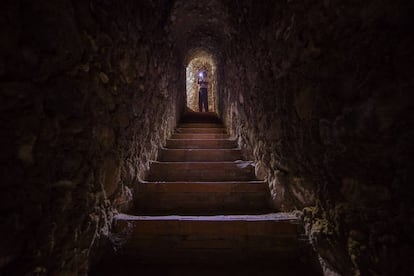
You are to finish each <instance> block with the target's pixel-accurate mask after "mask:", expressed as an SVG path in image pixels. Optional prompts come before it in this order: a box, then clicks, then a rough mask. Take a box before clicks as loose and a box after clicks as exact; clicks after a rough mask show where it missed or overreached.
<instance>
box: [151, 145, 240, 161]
mask: <svg viewBox="0 0 414 276" xmlns="http://www.w3.org/2000/svg"><path fill="white" fill-rule="evenodd" d="M242 159H243V157H242V153H241V150H240V149H166V148H162V149H160V150H159V152H158V160H159V161H169V162H200V161H206V162H207V161H208V162H218V161H236V160H242Z"/></svg>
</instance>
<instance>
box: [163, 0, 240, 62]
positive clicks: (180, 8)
mask: <svg viewBox="0 0 414 276" xmlns="http://www.w3.org/2000/svg"><path fill="white" fill-rule="evenodd" d="M169 29H170V30H171V39H172V40H173V42H174V44H175V46H176V47H177V48H178V49H179V52H180V54H181V55H182V58H183V59H184V58H185V57H186V56H187V55H188V54H189V52H191V56H193V57H194V56H197V53H198V51H199V50H203V49H204V50H207V51H209V52H211V53H214V54H215V55H216V56H217V55H219V54H220V53H219V52H220V48H221V45H222V44H223V42H224V41H225V40H226V39H227V38H229V37H230V36H231V35H232V33H233V28H232V26H231V24H230V20H229V16H228V13H227V8H226V7H225V6H224V5H223V4H222V2H220V1H216V0H200V1H186V0H178V1H175V3H174V7H173V9H172V11H171V15H170V26H169Z"/></svg>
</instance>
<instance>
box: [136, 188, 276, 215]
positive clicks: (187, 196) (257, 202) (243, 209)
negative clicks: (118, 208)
mask: <svg viewBox="0 0 414 276" xmlns="http://www.w3.org/2000/svg"><path fill="white" fill-rule="evenodd" d="M135 195H136V197H135V209H136V211H137V212H138V213H141V214H142V213H147V214H213V213H215V214H230V213H239V214H240V213H258V212H269V211H270V208H269V206H270V195H269V190H268V187H267V184H266V183H265V182H263V181H243V182H234V181H233V182H145V183H139V184H138V185H137V186H136V188H135Z"/></svg>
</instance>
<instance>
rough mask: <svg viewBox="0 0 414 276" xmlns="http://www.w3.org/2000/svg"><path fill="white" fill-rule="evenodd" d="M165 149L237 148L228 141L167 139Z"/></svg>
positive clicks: (233, 143) (235, 144) (233, 142)
mask: <svg viewBox="0 0 414 276" xmlns="http://www.w3.org/2000/svg"><path fill="white" fill-rule="evenodd" d="M166 147H167V148H172V149H232V148H236V147H237V143H236V141H235V140H230V139H167V141H166Z"/></svg>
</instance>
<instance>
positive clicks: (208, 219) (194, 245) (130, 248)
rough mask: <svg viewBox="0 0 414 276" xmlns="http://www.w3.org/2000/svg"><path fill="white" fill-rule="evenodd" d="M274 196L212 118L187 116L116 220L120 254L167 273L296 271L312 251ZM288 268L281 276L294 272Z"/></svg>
mask: <svg viewBox="0 0 414 276" xmlns="http://www.w3.org/2000/svg"><path fill="white" fill-rule="evenodd" d="M269 194H270V193H269V191H268V187H267V184H266V183H265V182H264V181H261V180H258V179H257V178H256V176H255V173H254V166H253V165H252V164H251V162H248V161H245V160H243V157H242V154H241V151H240V149H238V148H237V143H236V141H235V140H233V139H231V138H230V137H229V135H228V134H227V132H226V129H225V128H224V126H223V125H222V123H221V122H220V120H219V119H218V117H217V116H216V115H215V114H213V113H191V114H187V116H184V118H183V120H182V122H181V124H179V126H178V127H177V128H176V132H175V133H174V134H173V135H172V137H171V138H170V139H168V140H167V141H166V147H165V148H162V149H160V152H159V158H158V160H157V161H154V162H152V163H151V165H150V170H149V172H148V174H147V176H146V178H145V181H143V182H142V183H140V184H139V185H137V187H136V190H135V208H134V210H133V211H132V212H131V213H132V214H133V215H127V214H120V215H118V216H117V217H116V218H115V225H114V229H113V231H114V237H115V238H114V240H116V242H115V243H116V244H117V257H118V258H121V259H122V261H123V262H126V261H127V262H128V263H129V264H131V263H133V264H134V266H136V265H137V264H139V265H140V266H138V267H141V268H142V267H143V266H144V267H147V268H148V266H150V267H151V266H156V267H159V266H160V265H161V264H162V265H164V266H165V265H167V267H168V268H167V270H166V271H169V272H171V267H172V266H174V267H176V266H177V265H179V266H180V267H181V272H182V273H179V274H180V275H182V274H183V273H184V274H185V275H187V274H186V273H188V275H196V274H200V270H197V273H196V274H193V272H194V271H187V272H185V271H182V270H183V266H186V267H187V268H186V269H188V265H190V264H191V265H192V266H194V265H197V266H202V268H200V269H201V270H203V269H204V270H208V269H207V267H209V268H210V269H211V266H216V265H219V266H221V268H220V269H219V271H225V269H224V268H223V266H225V267H226V268H227V267H229V265H231V264H233V265H236V264H239V265H241V264H243V265H247V266H249V267H250V265H253V264H254V265H255V266H257V265H264V266H266V267H268V266H269V265H270V266H272V265H277V267H278V271H279V272H280V271H281V268H282V267H286V265H287V264H290V263H291V264H293V267H292V269H293V270H289V269H287V270H286V271H290V272H294V273H298V270H297V269H298V267H297V264H298V261H301V263H303V261H306V260H307V259H308V256H309V254H308V253H309V252H310V251H309V246H308V245H307V243H306V242H304V240H303V239H302V234H303V229H302V227H301V226H300V224H299V222H298V219H297V218H296V217H295V216H294V215H292V214H288V213H273V212H274V211H273V210H272V208H271V207H270V206H271V204H270V198H269ZM239 265H237V266H239ZM308 265H309V264H308ZM262 268H263V266H262ZM223 269H224V270H223ZM312 269H313V268H312ZM138 270H139V269H138ZM242 270H243V269H242ZM105 271H106V272H108V271H109V270H108V269H106V270H105ZM131 271H133V270H131ZM134 271H136V270H134ZM175 271H177V268H175ZM244 271H245V272H246V271H248V270H244ZM286 271H285V272H283V273H284V274H281V275H297V274H286V273H287V272H286ZM304 271H306V275H315V273H314V274H312V273H313V271H314V270H309V269H308V268H306V269H305V270H304ZM147 272H148V273H153V272H149V271H147ZM164 272H165V271H164ZM239 272H240V271H239ZM271 272H272V270H270V271H269V275H271V274H272V273H271ZM290 272H289V273H290ZM108 273H109V272H108ZM117 273H119V271H117ZM177 273H178V272H177ZM212 273H214V274H217V273H218V271H212ZM144 274H145V272H144ZM102 275H103V274H102ZM108 275H109V274H108ZM111 275H112V274H111ZM174 275H175V274H174ZM219 275H222V274H220V273H219ZM223 275H233V274H223ZM242 275H245V274H243V273H242ZM246 275H251V274H246ZM259 275H260V274H259ZM263 275H264V274H263ZM266 275H267V274H266ZM316 275H317V274H316Z"/></svg>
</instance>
